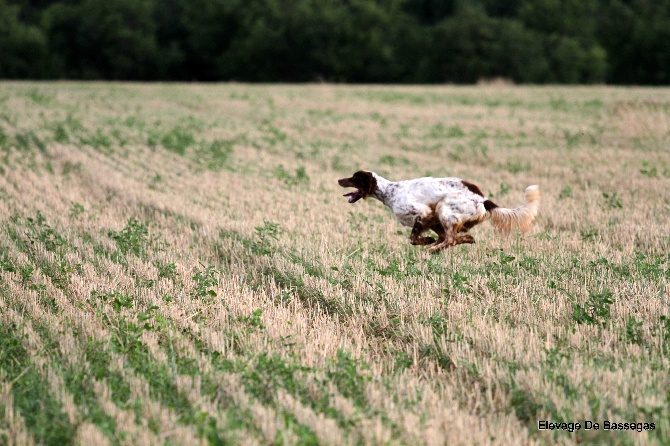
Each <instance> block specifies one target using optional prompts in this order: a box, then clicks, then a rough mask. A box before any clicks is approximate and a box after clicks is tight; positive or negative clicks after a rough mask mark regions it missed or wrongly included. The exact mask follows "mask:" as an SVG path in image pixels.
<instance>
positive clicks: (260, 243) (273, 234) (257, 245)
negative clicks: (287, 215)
mask: <svg viewBox="0 0 670 446" xmlns="http://www.w3.org/2000/svg"><path fill="white" fill-rule="evenodd" d="M281 232H282V229H281V225H280V224H279V223H274V222H271V221H267V220H264V221H263V226H256V227H255V228H254V235H255V240H243V242H242V243H243V244H244V245H245V246H246V247H248V248H250V249H251V251H252V252H253V253H254V254H271V253H273V252H274V248H273V246H272V242H271V240H279V235H280V234H281Z"/></svg>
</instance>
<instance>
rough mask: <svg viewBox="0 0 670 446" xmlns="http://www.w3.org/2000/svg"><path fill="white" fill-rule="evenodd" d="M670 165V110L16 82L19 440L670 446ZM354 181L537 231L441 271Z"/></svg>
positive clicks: (11, 385) (12, 439)
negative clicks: (451, 179) (526, 195)
mask: <svg viewBox="0 0 670 446" xmlns="http://www.w3.org/2000/svg"><path fill="white" fill-rule="evenodd" d="M668 147H670V89H642V88H609V87H574V88H559V87H515V86H504V85H502V86H501V85H482V86H473V87H455V86H440V87H395V86H339V85H327V84H324V85H305V86H287V85H277V86H266V85H243V84H222V85H216V84H213V85H202V84H184V85H179V84H148V85H143V84H118V83H19V82H15V83H12V82H4V83H1V84H0V155H1V159H0V225H1V229H0V443H2V444H10V445H11V444H17V445H24V444H45V445H64V444H72V443H75V444H85V445H89V444H91V445H92V444H95V445H106V444H109V445H117V444H118V445H131V444H172V445H192V444H241V445H247V444H303V445H307V444H333V445H341V444H388V445H400V444H408V445H413V444H430V445H442V444H449V445H459V444H462V445H470V444H479V445H487V444H496V445H526V444H556V443H558V444H568V445H569V444H577V443H586V444H590V443H601V444H667V441H668V439H669V438H670V390H669V389H670V375H669V374H668V369H670V360H669V355H670V298H669V297H670V296H669V293H670V287H669V284H670V249H669V245H670V188H669V187H668V186H669V185H670V149H668ZM359 169H370V170H374V171H376V172H378V173H380V174H382V175H384V176H385V177H387V178H390V179H407V178H413V177H418V176H457V177H461V178H465V179H467V180H469V181H471V182H474V183H475V184H477V185H479V187H480V188H481V189H482V190H483V191H484V193H485V194H486V195H488V197H489V198H491V199H492V200H493V201H495V202H496V203H497V204H499V205H501V206H506V207H515V206H517V205H519V204H521V203H522V201H523V190H524V189H525V187H526V186H528V185H530V184H538V185H539V186H540V188H541V190H542V194H543V202H542V205H541V209H540V216H539V219H538V221H537V223H536V225H535V227H534V229H533V231H532V233H530V234H528V235H526V236H522V235H520V234H512V235H511V236H510V237H508V238H503V237H501V236H499V235H498V234H497V233H496V232H495V231H494V229H493V227H492V226H491V225H490V223H483V224H482V225H480V226H478V227H476V228H475V229H474V230H473V231H472V234H473V235H474V237H475V239H476V240H477V243H476V244H474V245H467V246H459V247H457V248H456V249H452V250H448V251H444V252H441V253H439V254H432V255H431V254H428V253H426V252H425V250H424V248H422V247H415V246H411V245H410V244H409V240H408V236H409V231H408V229H407V228H404V227H402V226H401V225H400V224H399V223H398V222H397V221H395V219H394V217H393V216H392V215H391V214H390V212H389V211H388V210H387V209H386V208H385V207H384V206H383V205H382V204H381V203H379V202H377V201H375V200H372V199H370V200H367V201H363V200H361V201H360V202H358V203H355V204H348V203H347V200H346V199H345V198H344V197H342V194H343V193H345V190H343V189H342V188H340V187H339V186H338V185H337V179H338V178H342V177H344V176H350V175H351V174H352V173H353V172H354V171H356V170H359ZM540 420H547V421H550V422H566V423H570V422H579V423H580V424H581V429H580V430H575V431H573V432H569V431H567V430H541V429H539V421H540ZM585 421H591V422H594V423H598V424H599V427H600V429H597V430H596V429H594V428H592V429H586V427H587V425H586V423H585ZM605 421H609V422H611V423H614V422H628V423H630V422H635V423H648V424H647V425H646V426H645V425H644V424H640V425H639V426H637V425H636V426H634V427H635V429H637V428H638V427H639V430H641V432H638V431H637V430H626V431H623V432H622V431H621V430H612V429H609V430H606V429H605V424H604V423H605ZM651 423H654V424H653V427H654V429H653V430H645V428H651ZM565 427H567V426H565ZM622 427H625V426H623V425H622Z"/></svg>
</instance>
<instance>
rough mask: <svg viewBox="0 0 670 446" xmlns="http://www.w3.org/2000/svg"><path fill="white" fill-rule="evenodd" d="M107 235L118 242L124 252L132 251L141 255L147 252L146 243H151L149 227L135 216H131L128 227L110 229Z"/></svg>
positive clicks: (119, 248) (120, 250)
mask: <svg viewBox="0 0 670 446" xmlns="http://www.w3.org/2000/svg"><path fill="white" fill-rule="evenodd" d="M107 235H108V236H109V237H110V238H112V239H113V240H114V241H115V242H116V246H117V248H118V250H119V252H121V253H122V254H131V253H132V254H135V255H136V256H141V255H143V254H144V253H145V251H146V245H147V244H148V243H149V229H148V228H147V227H146V225H144V224H142V223H140V222H139V221H138V220H137V219H136V218H135V217H130V219H128V223H127V224H126V227H125V228H123V229H122V230H121V231H119V232H116V231H113V230H109V231H108V232H107Z"/></svg>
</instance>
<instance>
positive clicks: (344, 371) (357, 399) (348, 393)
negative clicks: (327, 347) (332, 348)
mask: <svg viewBox="0 0 670 446" xmlns="http://www.w3.org/2000/svg"><path fill="white" fill-rule="evenodd" d="M369 369H370V365H369V364H367V363H366V362H364V361H362V360H357V359H354V358H352V357H351V353H349V352H345V351H343V350H338V351H337V357H336V359H335V360H334V361H333V360H331V361H330V367H329V370H328V371H327V372H326V377H327V378H328V380H329V381H330V382H332V383H333V384H335V386H337V390H339V392H340V393H341V394H342V395H343V396H344V397H345V398H349V399H351V400H352V401H353V402H354V404H355V405H356V406H358V407H360V408H365V407H366V406H367V405H368V402H367V398H366V396H365V386H366V383H367V382H369V381H370V377H369V376H366V375H362V374H361V373H360V372H359V371H363V370H369Z"/></svg>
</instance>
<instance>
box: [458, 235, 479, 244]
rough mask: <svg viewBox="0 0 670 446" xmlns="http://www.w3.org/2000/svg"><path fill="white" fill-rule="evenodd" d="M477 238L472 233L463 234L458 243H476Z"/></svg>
mask: <svg viewBox="0 0 670 446" xmlns="http://www.w3.org/2000/svg"><path fill="white" fill-rule="evenodd" d="M474 242H475V239H474V237H472V236H471V235H468V234H466V235H462V236H460V237H459V238H458V243H474Z"/></svg>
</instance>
